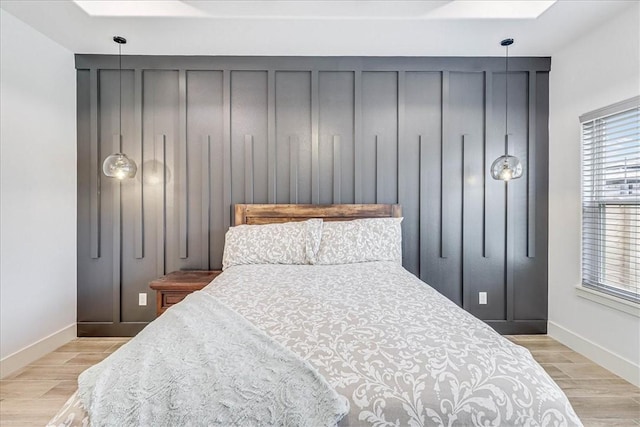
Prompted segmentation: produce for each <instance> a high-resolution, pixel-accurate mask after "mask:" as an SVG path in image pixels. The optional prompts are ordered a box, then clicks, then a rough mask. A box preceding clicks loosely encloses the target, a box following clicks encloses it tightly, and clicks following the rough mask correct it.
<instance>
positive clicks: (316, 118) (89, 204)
mask: <svg viewBox="0 0 640 427" xmlns="http://www.w3.org/2000/svg"><path fill="white" fill-rule="evenodd" d="M117 67H118V61H117V57H115V56H110V55H76V68H77V74H78V93H77V97H78V331H79V334H80V335H81V336H99V335H107V336H108V335H133V334H135V333H136V332H138V331H139V330H140V329H142V328H143V327H144V326H145V325H146V324H147V323H148V322H149V321H151V320H153V318H154V316H155V314H154V310H153V304H149V305H147V306H146V307H145V306H139V305H138V294H139V293H142V292H146V293H148V294H149V296H150V297H151V299H150V301H151V300H152V299H153V297H154V295H153V294H152V293H151V291H150V290H149V288H148V282H149V281H151V280H153V279H154V278H156V277H158V276H161V275H163V274H165V273H168V272H170V271H173V270H179V269H213V268H220V267H221V261H222V251H223V248H224V233H225V232H226V230H227V229H228V227H229V226H231V225H233V224H232V219H231V209H232V206H233V205H234V204H236V203H313V204H331V203H400V204H402V206H403V215H404V222H403V263H404V266H405V267H406V268H407V269H408V270H409V271H411V272H412V273H414V274H416V275H417V276H419V277H420V278H421V279H422V280H424V281H426V282H427V283H429V284H430V285H431V286H433V287H434V288H435V289H437V290H438V291H439V292H441V293H442V294H444V295H445V296H447V297H448V298H450V299H451V300H452V301H454V302H455V303H456V304H458V305H460V306H461V307H463V308H465V309H466V310H468V311H469V312H471V313H473V314H474V315H476V316H478V317H479V318H481V319H483V320H485V321H487V323H489V324H490V325H491V326H493V327H494V328H496V329H497V330H498V331H500V332H503V333H537V332H545V331H546V320H547V182H548V176H547V175H548V174H547V163H548V159H547V156H548V134H547V123H548V90H549V68H550V60H549V58H513V59H512V61H510V72H509V74H508V76H507V75H505V72H504V60H503V59H501V58H404V57H397V58H363V57H347V58H332V57H323V58H314V57H161V56H125V57H123V72H122V84H123V90H122V93H123V96H122V136H120V135H118V128H119V123H120V122H119V120H120V117H119V114H118V111H119V110H118V105H119V99H118V93H119V91H118V82H119V75H118V71H117ZM506 78H508V84H509V92H508V93H509V111H508V115H509V117H508V123H509V130H508V135H507V136H506V138H505V131H504V129H505V112H506V111H505V103H504V96H505V83H506ZM505 141H506V147H505ZM120 145H121V146H122V150H123V151H124V152H125V153H127V155H129V156H131V157H132V158H133V159H134V160H135V161H136V163H137V164H138V167H139V170H138V174H137V175H136V177H135V178H134V179H131V180H125V181H123V182H122V183H120V182H118V181H114V180H111V179H108V178H105V177H104V176H103V175H102V173H101V164H102V161H103V160H104V158H105V157H106V156H107V155H109V154H111V153H113V152H115V151H118V150H119V149H120ZM505 148H506V149H508V150H509V153H511V154H515V155H517V156H518V157H519V158H520V159H521V160H522V162H523V166H524V176H523V178H522V179H519V180H516V181H512V182H511V183H509V184H508V185H506V184H505V183H503V182H499V181H495V180H493V179H491V177H490V175H489V168H490V165H491V162H492V161H493V160H494V159H495V158H496V157H498V156H499V155H501V154H503V153H504V152H505ZM479 292H487V293H488V301H487V304H486V305H485V304H482V305H481V304H479V301H478V293H479Z"/></svg>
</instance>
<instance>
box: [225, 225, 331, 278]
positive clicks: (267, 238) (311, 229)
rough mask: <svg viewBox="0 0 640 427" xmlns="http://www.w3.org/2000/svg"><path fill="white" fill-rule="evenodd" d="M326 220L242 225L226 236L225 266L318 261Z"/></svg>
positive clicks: (232, 228)
mask: <svg viewBox="0 0 640 427" xmlns="http://www.w3.org/2000/svg"><path fill="white" fill-rule="evenodd" d="M321 236H322V220H321V219H310V220H307V221H301V222H285V223H282V224H265V225H238V226H236V227H231V228H229V231H227V234H226V235H225V242H224V253H223V255H222V269H223V270H225V269H227V268H229V267H231V266H233V265H243V264H309V263H311V262H313V261H315V254H316V252H317V251H318V246H319V244H320V238H321Z"/></svg>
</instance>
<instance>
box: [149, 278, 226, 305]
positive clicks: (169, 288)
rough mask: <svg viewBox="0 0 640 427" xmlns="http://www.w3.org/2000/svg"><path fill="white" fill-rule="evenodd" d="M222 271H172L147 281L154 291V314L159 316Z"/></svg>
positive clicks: (205, 284)
mask: <svg viewBox="0 0 640 427" xmlns="http://www.w3.org/2000/svg"><path fill="white" fill-rule="evenodd" d="M220 273H222V271H220V270H207V271H204V270H183V271H174V272H172V273H169V274H167V275H166V276H163V277H160V278H159V279H156V280H154V281H152V282H150V283H149V287H151V289H153V290H155V291H156V315H157V316H160V315H161V314H162V313H164V311H165V310H166V309H167V308H169V307H171V306H172V305H174V304H177V303H179V302H180V301H182V300H183V299H184V298H185V297H186V296H187V295H189V294H190V293H192V292H195V291H199V290H200V289H202V288H204V287H205V286H207V285H208V284H209V283H210V282H211V281H212V280H213V279H215V278H216V277H218V275H219V274H220Z"/></svg>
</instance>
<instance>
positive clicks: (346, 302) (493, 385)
mask: <svg viewBox="0 0 640 427" xmlns="http://www.w3.org/2000/svg"><path fill="white" fill-rule="evenodd" d="M201 292H206V293H209V294H211V295H213V296H215V297H216V298H217V299H218V300H219V301H220V302H222V303H224V304H226V305H227V306H228V307H230V308H231V309H233V310H235V311H236V312H237V313H240V314H241V315H243V316H244V317H245V318H246V319H247V320H249V321H250V322H251V323H253V324H254V325H255V326H256V327H257V328H258V329H260V330H262V331H264V332H265V333H266V334H267V335H269V336H270V337H272V338H273V339H274V340H276V341H277V342H279V343H280V344H282V345H284V346H285V347H287V348H289V349H291V350H292V351H293V352H294V353H296V354H297V355H299V356H300V357H301V358H303V359H305V360H307V361H308V362H309V363H310V364H311V365H312V366H314V367H315V368H316V369H317V370H318V371H319V372H320V374H321V375H323V376H324V378H325V379H326V380H327V381H328V383H329V384H330V385H331V386H333V387H334V388H335V390H336V391H337V392H338V393H340V394H342V395H344V396H346V397H347V398H348V399H349V400H350V406H351V409H350V412H349V414H348V415H347V416H346V417H345V418H343V420H342V421H341V422H340V425H342V426H347V425H349V426H359V425H375V426H383V425H385V426H386V425H399V426H424V425H434V426H467V425H483V426H516V425H523V426H580V425H581V423H580V421H579V419H578V418H577V416H576V414H575V412H574V411H573V409H572V408H571V405H570V404H569V401H568V400H567V398H566V396H565V395H564V393H563V392H562V390H561V389H560V388H559V387H558V386H557V385H556V384H555V383H554V382H553V380H552V379H551V378H550V377H549V376H548V375H547V373H546V372H545V371H544V370H543V369H542V367H541V366H540V365H538V363H537V362H535V360H534V359H533V357H532V356H531V354H530V353H529V351H528V350H526V349H524V348H522V347H520V346H517V345H515V344H513V343H511V342H510V341H508V340H507V339H505V338H503V337H501V336H500V335H498V334H497V333H496V332H495V331H494V330H493V329H491V328H490V327H489V326H487V325H486V324H485V323H483V322H481V321H480V320H478V319H476V318H475V317H473V316H472V315H470V314H469V313H467V312H465V311H464V310H462V309H460V308H459V307H457V306H456V305H455V304H453V303H452V302H450V301H449V300H447V299H446V298H445V297H443V296H442V295H440V294H439V293H438V292H436V291H435V290H434V289H432V288H431V287H429V286H428V285H426V284H425V283H423V282H421V281H420V280H418V279H417V278H416V277H414V276H413V275H411V274H410V273H409V272H407V271H406V270H405V269H403V268H402V267H401V266H400V265H398V264H396V263H391V262H372V263H362V264H347V265H337V266H309V265H300V266H291V265H252V266H235V267H232V268H229V269H228V270H226V271H225V272H224V273H223V274H222V275H220V276H219V277H218V278H217V279H216V280H215V281H214V282H213V283H211V284H210V285H209V286H207V287H206V288H205V289H203V290H202V291H201ZM181 304H183V305H188V304H189V301H188V300H185V301H184V302H182V303H181ZM206 327H207V325H203V328H206ZM194 393H197V390H194ZM69 407H70V408H71V410H73V407H74V404H73V402H71V403H70V405H69ZM62 415H64V414H61V416H62ZM72 418H75V419H76V420H78V421H80V420H82V418H84V417H72ZM59 419H62V418H59Z"/></svg>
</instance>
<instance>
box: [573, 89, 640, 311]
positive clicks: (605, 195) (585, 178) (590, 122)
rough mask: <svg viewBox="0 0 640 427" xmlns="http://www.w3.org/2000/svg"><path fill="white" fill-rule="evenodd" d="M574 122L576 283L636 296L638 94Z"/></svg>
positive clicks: (639, 262) (639, 267)
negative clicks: (578, 237) (578, 222)
mask: <svg viewBox="0 0 640 427" xmlns="http://www.w3.org/2000/svg"><path fill="white" fill-rule="evenodd" d="M580 122H581V124H582V153H583V162H582V284H583V286H587V287H589V288H592V289H597V290H600V291H602V292H606V293H609V294H612V295H615V296H617V297H621V298H625V299H628V300H631V301H635V302H640V97H635V98H632V99H630V100H627V101H623V102H621V103H618V104H615V105H612V106H610V107H606V108H603V109H600V110H597V111H594V112H591V113H588V114H585V115H583V116H581V117H580Z"/></svg>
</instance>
